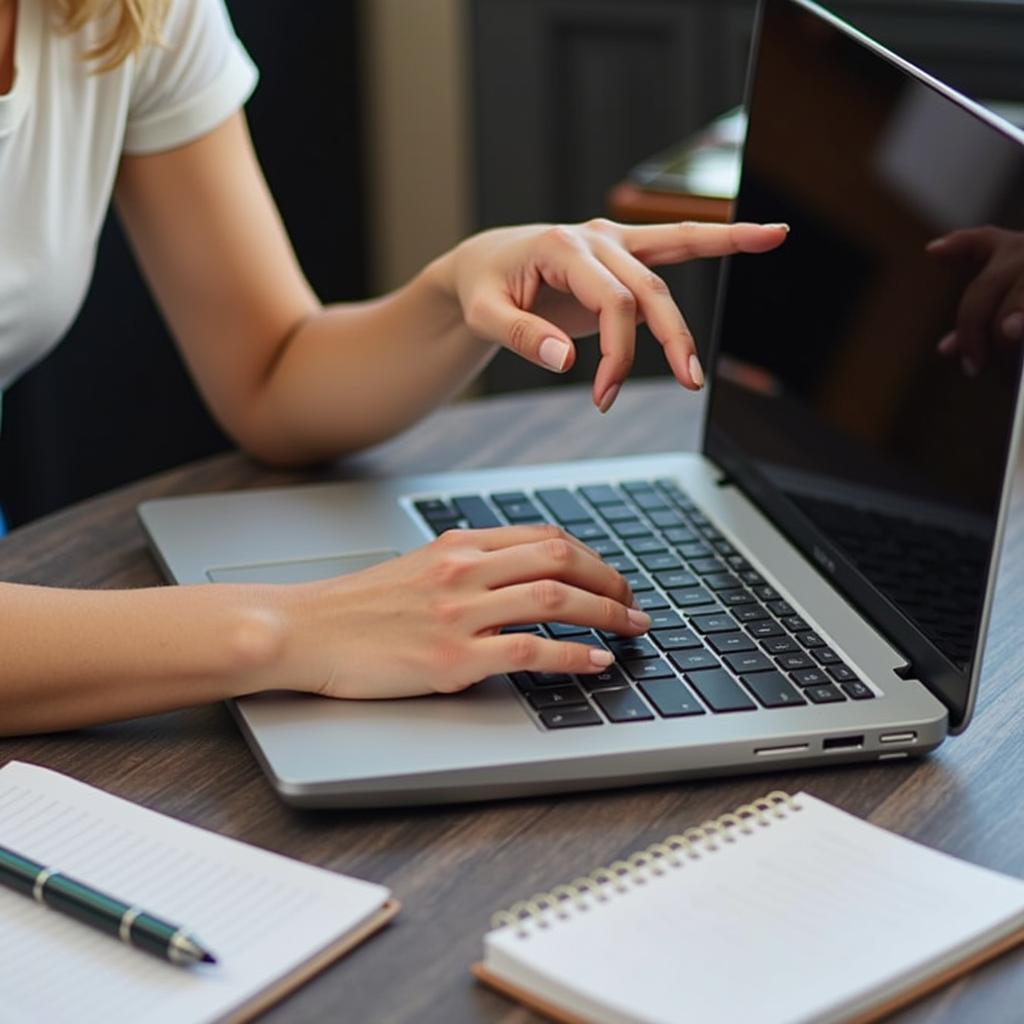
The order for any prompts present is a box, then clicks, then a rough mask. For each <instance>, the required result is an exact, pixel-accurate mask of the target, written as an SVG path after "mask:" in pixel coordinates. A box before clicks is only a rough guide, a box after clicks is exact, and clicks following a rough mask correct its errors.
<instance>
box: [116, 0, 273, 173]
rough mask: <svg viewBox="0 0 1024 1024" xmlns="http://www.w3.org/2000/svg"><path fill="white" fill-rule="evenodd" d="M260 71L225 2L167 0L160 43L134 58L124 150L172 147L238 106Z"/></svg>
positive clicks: (218, 121) (201, 132) (194, 136)
mask: <svg viewBox="0 0 1024 1024" xmlns="http://www.w3.org/2000/svg"><path fill="white" fill-rule="evenodd" d="M258 77H259V75H258V72H257V70H256V66H255V65H254V64H253V62H252V60H251V59H250V58H249V55H248V54H247V53H246V52H245V48H244V47H243V46H242V44H241V42H240V41H239V39H238V37H237V36H236V35H235V30H234V28H233V27H232V25H231V20H230V18H229V17H228V13H227V10H226V9H225V7H224V0H172V2H171V4H170V5H169V12H168V15H167V19H166V21H165V23H164V27H163V32H162V42H161V43H158V44H152V45H149V46H147V47H146V48H145V49H144V50H143V51H142V53H141V54H140V55H139V57H138V58H137V65H136V68H135V75H134V81H133V83H132V96H131V101H130V104H129V109H128V123H127V126H126V130H125V137H124V152H125V153H133V154H141V153H157V152H160V151H161V150H165V149H173V148H175V147H176V146H182V145H184V144H185V143H187V142H192V141H193V140H194V139H197V138H199V137H200V136H202V135H205V134H206V133H207V132H209V131H211V130H212V129H213V128H216V127H217V125H219V124H221V123H222V122H223V121H225V120H227V118H228V117H230V116H231V115H232V114H233V113H234V112H235V111H236V110H239V109H240V108H241V107H242V106H243V105H244V103H245V101H246V100H247V99H248V98H249V96H250V95H251V94H252V91H253V89H254V88H255V87H256V82H257V79H258Z"/></svg>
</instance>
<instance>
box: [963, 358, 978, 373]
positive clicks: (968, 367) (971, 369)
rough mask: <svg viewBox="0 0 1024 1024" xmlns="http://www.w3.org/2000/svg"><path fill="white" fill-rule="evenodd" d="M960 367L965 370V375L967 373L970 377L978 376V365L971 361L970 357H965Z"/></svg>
mask: <svg viewBox="0 0 1024 1024" xmlns="http://www.w3.org/2000/svg"><path fill="white" fill-rule="evenodd" d="M960 365H961V366H962V367H963V368H964V373H966V374H967V376H968V377H977V376H978V364H977V363H976V362H975V361H974V360H973V359H971V357H970V356H964V357H963V359H961V360H960Z"/></svg>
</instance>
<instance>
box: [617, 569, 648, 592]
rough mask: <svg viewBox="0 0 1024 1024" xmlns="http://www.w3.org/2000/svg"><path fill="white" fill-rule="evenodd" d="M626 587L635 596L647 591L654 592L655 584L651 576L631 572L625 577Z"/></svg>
mask: <svg viewBox="0 0 1024 1024" xmlns="http://www.w3.org/2000/svg"><path fill="white" fill-rule="evenodd" d="M624 579H625V581H626V585H627V586H628V587H629V589H630V590H631V591H633V593H634V594H640V593H642V592H643V591H645V590H653V589H654V584H653V583H652V582H651V579H650V577H649V576H647V575H645V574H644V573H642V572H631V573H628V574H627V575H626V576H625V577H624Z"/></svg>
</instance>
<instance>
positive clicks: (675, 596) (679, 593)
mask: <svg viewBox="0 0 1024 1024" xmlns="http://www.w3.org/2000/svg"><path fill="white" fill-rule="evenodd" d="M668 596H669V597H670V598H671V600H672V603H673V604H674V605H675V606H676V607H677V608H694V607H696V606H698V605H706V604H713V603H714V600H715V599H714V598H713V597H712V596H711V594H709V593H708V591H706V590H705V589H704V588H703V587H687V588H686V589H685V590H670V591H669V593H668Z"/></svg>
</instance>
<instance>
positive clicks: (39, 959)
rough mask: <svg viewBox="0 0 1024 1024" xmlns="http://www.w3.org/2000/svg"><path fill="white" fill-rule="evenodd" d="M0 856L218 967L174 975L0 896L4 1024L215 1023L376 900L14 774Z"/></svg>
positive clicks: (126, 806) (309, 870)
mask: <svg viewBox="0 0 1024 1024" xmlns="http://www.w3.org/2000/svg"><path fill="white" fill-rule="evenodd" d="M0 844H2V845H4V846H8V847H10V848H11V849H13V850H16V851H17V852H19V853H22V854H24V855H25V856H27V857H31V858H32V859H33V860H37V861H40V862H41V863H44V864H46V865H50V866H54V867H58V868H60V869H61V870H63V871H65V872H66V873H67V874H69V875H71V876H74V877H78V878H79V879H81V880H82V881H83V882H87V883H89V884H90V885H94V886H95V887H96V888H98V889H102V890H105V891H107V892H109V893H110V894H111V895H113V896H116V897H118V898H119V899H124V900H126V901H129V902H132V901H134V902H136V903H138V904H139V905H140V906H142V907H144V908H145V909H146V910H149V911H151V912H152V913H154V914H157V915H159V916H163V917H165V918H166V919H167V920H169V921H172V922H174V923H175V924H181V925H183V926H185V927H187V928H189V929H191V930H192V931H194V932H195V933H196V935H197V936H198V938H199V939H200V940H201V941H202V942H204V943H205V944H206V945H207V946H208V948H209V949H210V950H211V951H212V952H213V953H214V954H215V955H216V956H217V957H218V959H219V963H218V964H216V965H213V966H206V965H198V966H196V967H190V968H182V967H177V966H175V965H173V964H169V963H165V962H163V961H161V960H159V959H157V958H154V957H150V956H147V955H146V954H144V953H142V952H140V951H138V950H135V949H132V948H130V947H127V946H124V945H122V944H121V943H120V942H118V941H116V940H115V939H112V938H110V937H108V936H105V935H102V934H100V933H99V932H97V931H95V930H94V929H92V928H89V927H87V926H86V925H83V924H81V923H79V922H77V921H74V920H72V919H69V918H67V917H64V916H63V915H61V914H58V913H56V912H55V911H52V910H48V909H46V908H43V907H40V906H39V905H38V904H37V903H35V902H34V901H32V900H29V899H26V898H25V897H24V896H22V895H20V894H18V893H14V892H11V891H10V890H7V889H0V992H2V993H3V996H2V999H0V1021H2V1022H4V1024H8V1022H10V1024H14V1022H23V1021H26V1020H39V1021H43V1020H45V1021H47V1022H53V1024H58V1022H62V1021H74V1022H76V1024H93V1022H95V1024H100V1022H103V1024H109V1022H110V1021H112V1020H145V1021H147V1022H165V1021H166V1022H172V1021H173V1022H174V1024H190V1022H198V1021H208V1020H214V1019H216V1018H218V1017H220V1016H222V1015H223V1014H224V1013H225V1012H226V1011H228V1010H229V1009H230V1008H231V1007H234V1006H237V1005H238V1004H239V1003H241V1002H244V1001H246V1000H247V999H248V998H250V997H251V996H252V995H253V994H254V993H256V992H258V991H261V990H263V989H264V988H266V987H268V986H269V985H270V984H271V983H272V982H273V981H274V980H275V979H277V978H280V977H282V976H284V975H285V974H287V973H289V971H290V970H291V969H292V968H294V967H296V966H297V965H299V964H300V963H302V962H303V961H305V960H307V959H309V957H310V956H311V955H313V954H314V953H315V952H316V951H318V950H319V949H321V948H323V947H324V946H326V945H328V944H329V943H331V942H333V941H334V940H335V939H337V938H338V937H339V936H341V935H343V934H344V933H346V932H348V931H350V930H351V929H352V928H353V927H355V926H356V925H357V924H359V923H361V922H362V921H364V920H366V919H367V918H368V917H369V916H371V915H372V914H373V913H374V912H375V911H376V910H378V909H379V908H380V906H381V905H382V904H383V903H384V901H385V900H386V899H387V896H388V892H387V890H386V889H385V888H383V887H382V886H379V885H372V884H370V883H368V882H361V881H358V880H356V879H353V878H348V877H346V876H344V875H338V874H334V873H332V872H329V871H324V870H322V869H320V868H314V867H310V866H309V865H305V864H300V863H298V862H297V861H292V860H288V859H287V858H285V857H280V856H278V855H276V854H272V853H268V852H266V851H264V850H259V849H256V848H255V847H251V846H247V845H246V844H244V843H240V842H236V841H235V840H232V839H226V838H224V837H223V836H218V835H215V834H214V833H211V832H206V831H203V830H202V829H198V828H194V827H193V826H190V825H185V824H182V823H181V822H178V821H175V820H173V819H171V818H167V817H164V816H163V815H160V814H156V813H154V812H152V811H148V810H145V809H144V808H141V807H138V806H136V805H134V804H132V803H129V802H128V801H125V800H121V799H119V798H117V797H114V796H111V795H109V794H107V793H103V792H101V791H100V790H97V789H93V788H92V787H90V786H86V785H84V784H83V783H80V782H76V781H74V780H72V779H69V778H67V777H66V776H63V775H59V774H57V773H55V772H51V771H48V770H46V769H43V768H38V767H35V766H32V765H27V764H21V763H18V762H12V763H10V764H8V765H7V766H6V767H4V768H3V769H2V770H0Z"/></svg>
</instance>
